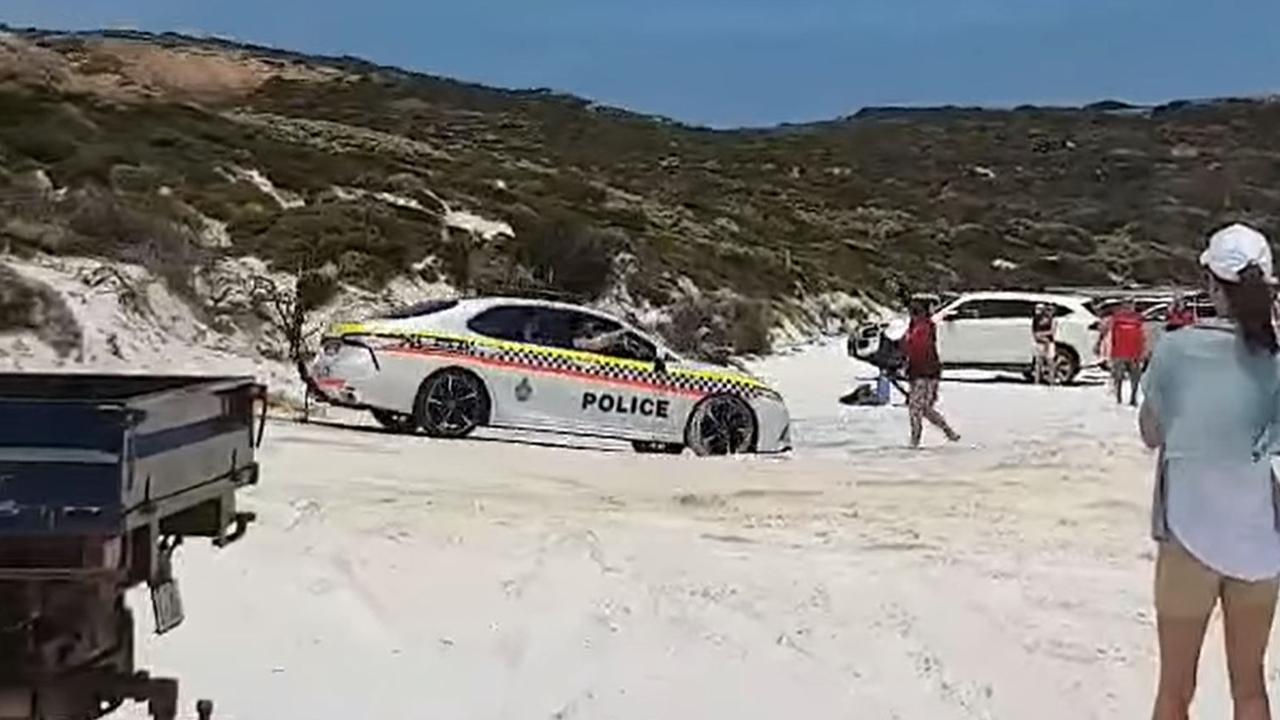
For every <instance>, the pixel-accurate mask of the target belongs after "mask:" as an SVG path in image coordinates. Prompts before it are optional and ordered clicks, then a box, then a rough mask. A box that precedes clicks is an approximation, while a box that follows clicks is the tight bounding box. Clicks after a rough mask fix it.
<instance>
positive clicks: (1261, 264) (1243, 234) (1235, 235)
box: [1200, 223, 1275, 283]
mask: <svg viewBox="0 0 1280 720" xmlns="http://www.w3.org/2000/svg"><path fill="white" fill-rule="evenodd" d="M1200 264H1201V265H1203V266H1204V267H1206V268H1208V270H1209V272H1211V273H1213V274H1214V276H1215V277H1217V278H1218V279H1219V280H1225V281H1226V282H1232V283H1234V282H1240V272H1241V271H1242V270H1244V269H1245V268H1247V267H1249V266H1250V265H1257V266H1258V269H1259V270H1261V271H1262V276H1263V278H1265V279H1266V281H1267V282H1269V283H1272V282H1275V271H1274V267H1273V265H1272V261H1271V244H1270V243H1268V242H1267V236H1266V235H1263V234H1262V233H1260V232H1258V231H1257V230H1254V229H1253V228H1251V227H1249V226H1248V225H1243V224H1241V223H1236V224H1234V225H1228V226H1227V227H1224V228H1222V229H1221V230H1219V231H1218V232H1216V233H1214V234H1213V235H1211V236H1209V247H1208V248H1207V249H1206V250H1205V251H1204V252H1203V253H1201V254H1200Z"/></svg>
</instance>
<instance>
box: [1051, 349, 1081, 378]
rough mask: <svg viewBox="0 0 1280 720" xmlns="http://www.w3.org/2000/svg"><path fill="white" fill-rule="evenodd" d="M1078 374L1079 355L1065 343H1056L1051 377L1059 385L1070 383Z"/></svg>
mask: <svg viewBox="0 0 1280 720" xmlns="http://www.w3.org/2000/svg"><path fill="white" fill-rule="evenodd" d="M1079 374H1080V356H1079V355H1077V354H1076V351H1075V350H1073V349H1071V348H1070V347H1068V346H1066V345H1058V348H1057V350H1056V351H1055V352H1054V357H1053V379H1054V380H1055V381H1056V382H1057V384H1059V385H1067V384H1070V383H1071V382H1072V381H1073V380H1075V379H1076V375H1079Z"/></svg>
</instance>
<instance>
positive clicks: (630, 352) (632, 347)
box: [565, 311, 658, 362]
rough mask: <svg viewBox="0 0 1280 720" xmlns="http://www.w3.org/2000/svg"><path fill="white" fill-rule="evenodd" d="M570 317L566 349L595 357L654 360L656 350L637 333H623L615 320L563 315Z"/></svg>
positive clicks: (656, 356) (580, 313) (574, 314)
mask: <svg viewBox="0 0 1280 720" xmlns="http://www.w3.org/2000/svg"><path fill="white" fill-rule="evenodd" d="M565 314H566V315H568V316H570V318H571V320H570V327H571V333H570V338H571V342H570V345H569V346H570V347H571V348H572V349H574V350H581V351H584V352H592V353H596V354H598V355H607V356H609V357H616V358H622V359H625V360H641V361H644V362H651V361H653V360H656V359H657V358H658V348H657V347H656V346H655V345H654V344H653V343H652V342H650V341H648V340H646V339H645V338H643V337H641V336H640V335H639V334H638V333H635V332H633V331H630V330H624V329H623V327H622V324H621V323H619V322H617V321H616V320H612V319H610V318H606V317H602V316H600V315H593V314H591V313H583V312H568V311H566V312H565Z"/></svg>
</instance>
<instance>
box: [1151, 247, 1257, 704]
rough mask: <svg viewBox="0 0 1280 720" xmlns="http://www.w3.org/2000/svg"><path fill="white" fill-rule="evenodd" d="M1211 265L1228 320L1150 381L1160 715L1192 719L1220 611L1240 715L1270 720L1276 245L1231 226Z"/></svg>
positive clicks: (1209, 276) (1212, 287) (1207, 261)
mask: <svg viewBox="0 0 1280 720" xmlns="http://www.w3.org/2000/svg"><path fill="white" fill-rule="evenodd" d="M1200 262H1201V265H1203V266H1204V268H1205V277H1206V282H1207V283H1208V286H1209V294H1210V297H1211V298H1212V300H1213V303H1214V306H1215V307H1216V309H1217V313H1218V317H1216V318H1209V319H1205V320H1202V321H1201V322H1200V323H1198V324H1196V325H1192V326H1190V327H1187V328H1185V329H1183V330H1181V331H1179V332H1176V333H1171V334H1169V335H1167V336H1166V337H1165V338H1164V339H1163V340H1162V341H1161V342H1160V343H1159V344H1158V345H1157V347H1156V349H1155V353H1154V354H1153V356H1152V358H1151V365H1150V368H1149V369H1148V371H1147V376H1146V378H1145V379H1144V381H1143V390H1144V400H1143V405H1142V410H1141V412H1140V421H1139V424H1140V430H1141V434H1142V439H1143V441H1144V442H1145V443H1146V444H1147V446H1148V447H1151V448H1153V449H1158V450H1159V459H1158V461H1157V471H1156V483H1155V495H1154V498H1153V501H1152V513H1151V516H1152V536H1153V537H1154V538H1155V540H1156V541H1157V543H1158V548H1159V549H1158V553H1157V557H1156V570H1155V607H1156V626H1157V636H1158V639H1159V647H1160V677H1159V685H1158V690H1157V693H1156V699H1155V708H1154V710H1153V712H1152V717H1153V718H1154V720H1187V718H1188V712H1189V708H1190V706H1191V701H1192V698H1193V695H1194V694H1195V688H1196V669H1197V666H1198V664H1199V660H1200V649H1201V646H1202V645H1203V643H1204V634H1205V628H1206V627H1207V626H1208V623H1209V618H1210V616H1211V615H1212V613H1213V609H1214V606H1215V605H1216V604H1217V603H1219V602H1221V603H1222V617H1223V623H1224V630H1225V633H1224V634H1225V637H1226V655H1227V670H1228V674H1229V676H1230V683H1231V697H1232V701H1233V704H1234V706H1235V715H1234V717H1235V720H1270V718H1271V710H1270V706H1269V703H1268V700H1267V689H1266V680H1265V675H1264V661H1265V657H1266V651H1267V641H1268V638H1269V637H1270V634H1271V625H1272V619H1273V617H1274V615H1275V608H1276V596H1277V589H1278V588H1280V580H1278V579H1277V578H1278V577H1280V502H1278V501H1277V499H1278V498H1280V494H1278V493H1280V491H1278V490H1277V486H1276V483H1275V479H1274V476H1273V474H1272V469H1271V457H1270V456H1271V453H1272V448H1273V447H1275V446H1276V441H1277V440H1280V429H1278V428H1280V425H1278V424H1277V419H1278V417H1280V410H1278V406H1280V361H1278V360H1277V357H1276V355H1277V350H1278V349H1280V344H1277V341H1276V330H1275V326H1274V325H1273V324H1272V321H1271V306H1272V295H1273V291H1272V283H1273V282H1274V274H1273V273H1274V269H1273V266H1272V255H1271V248H1270V246H1269V245H1268V243H1267V239H1266V237H1264V236H1263V235H1262V234H1261V233H1259V232H1258V231H1256V230H1254V229H1252V228H1250V227H1248V226H1245V225H1232V226H1230V227H1227V228H1224V229H1222V230H1219V231H1218V232H1217V233H1215V234H1214V235H1213V236H1212V237H1211V238H1210V240H1209V248H1208V249H1207V250H1206V251H1205V252H1204V254H1203V255H1202V256H1201V258H1200Z"/></svg>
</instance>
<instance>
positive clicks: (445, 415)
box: [311, 298, 791, 455]
mask: <svg viewBox="0 0 1280 720" xmlns="http://www.w3.org/2000/svg"><path fill="white" fill-rule="evenodd" d="M311 374H312V377H313V379H314V380H315V384H316V386H317V387H318V388H319V391H320V392H321V394H322V397H321V399H322V400H324V401H327V402H329V403H333V404H337V405H344V406H348V407H355V408H363V409H368V410H370V411H372V413H373V415H374V417H375V418H377V420H378V421H379V422H380V423H381V424H382V425H384V426H385V427H387V428H390V429H393V430H398V431H403V432H412V431H415V430H417V429H419V428H421V429H422V430H423V431H425V432H426V433H427V434H428V435H431V436H435V437H447V438H457V437H464V436H466V435H468V434H469V433H471V432H472V431H473V430H475V429H476V428H477V427H478V426H481V425H488V426H495V427H509V428H523V429H533V430H545V431H552V432H559V433H568V434H576V435H589V436H598V437H609V438H619V439H623V440H630V441H631V442H632V444H633V445H634V447H635V448H636V449H637V450H638V451H641V452H672V453H678V452H681V451H683V449H684V448H685V447H688V448H690V449H692V450H693V451H694V452H695V453H697V454H699V455H722V454H729V453H744V452H782V451H785V450H789V449H790V446H791V439H790V417H789V415H788V413H787V408H786V405H785V404H784V403H783V401H782V397H781V396H780V395H779V394H778V393H777V392H775V391H774V390H772V389H770V388H769V387H767V386H766V385H765V384H764V383H762V382H761V381H760V380H758V379H756V378H754V377H752V376H750V375H748V374H746V373H744V372H740V371H737V370H733V369H729V368H723V367H717V366H713V365H705V364H700V363H693V362H690V361H687V360H684V359H682V358H680V357H679V356H678V355H677V354H676V353H674V352H672V351H671V350H669V349H667V348H666V347H664V346H663V345H662V344H661V343H660V342H658V341H656V340H654V339H652V338H650V337H647V336H646V335H644V334H643V333H641V332H639V331H637V330H636V329H634V328H632V327H629V326H628V325H626V324H625V323H622V322H620V321H618V320H616V319H614V318H611V317H609V316H607V315H603V314H601V313H599V312H596V311H594V310H591V309H588V308H584V307H580V306H576V305H567V304H563V303H555V302H547V301H542V300H527V299H515V298H475V299H463V300H439V301H430V302H425V303H421V304H419V305H416V306H413V307H410V308H406V309H404V310H402V311H398V312H394V313H391V314H388V315H386V316H384V317H380V318H375V319H371V320H366V321H363V322H356V323H342V324H337V325H334V326H332V327H331V328H329V331H328V333H327V334H326V337H325V338H324V340H323V349H322V352H321V354H320V356H319V357H318V358H317V359H316V361H315V362H314V363H313V365H312V367H311Z"/></svg>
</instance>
